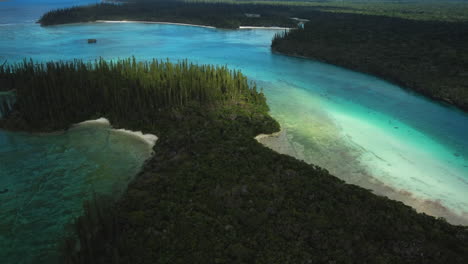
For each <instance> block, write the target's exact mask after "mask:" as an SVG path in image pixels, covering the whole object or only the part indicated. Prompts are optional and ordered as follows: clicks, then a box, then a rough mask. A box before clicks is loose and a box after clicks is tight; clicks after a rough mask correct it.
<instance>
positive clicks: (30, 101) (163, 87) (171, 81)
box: [0, 59, 264, 129]
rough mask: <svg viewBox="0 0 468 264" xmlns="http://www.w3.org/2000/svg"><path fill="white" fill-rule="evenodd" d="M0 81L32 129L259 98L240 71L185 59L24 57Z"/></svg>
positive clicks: (2, 73) (0, 71)
mask: <svg viewBox="0 0 468 264" xmlns="http://www.w3.org/2000/svg"><path fill="white" fill-rule="evenodd" d="M0 82H1V83H2V87H3V88H6V89H7V90H14V91H16V96H17V100H16V104H15V106H14V109H13V110H14V111H16V113H17V114H18V115H19V117H20V119H21V120H22V121H24V122H25V123H27V124H28V126H29V127H31V128H42V127H44V126H47V127H48V128H50V129H60V128H65V127H68V126H69V125H70V124H73V123H77V122H80V121H83V120H87V119H90V118H93V117H99V116H108V117H112V118H114V119H116V120H124V119H132V120H135V122H140V123H142V124H143V123H144V124H145V125H151V122H152V121H151V120H148V119H145V117H147V116H150V115H151V113H152V112H157V111H161V110H163V109H165V108H168V107H169V108H174V107H182V106H186V105H188V104H194V103H195V104H200V105H203V106H204V107H210V105H211V106H212V105H215V104H220V103H224V102H227V101H229V102H236V101H241V100H244V101H245V100H246V101H250V102H253V103H255V102H257V101H259V102H261V101H262V100H263V101H264V98H263V95H262V94H260V93H258V92H257V91H256V86H255V84H249V83H248V82H247V78H246V77H245V76H244V75H242V74H241V73H240V72H238V71H231V70H228V69H227V68H225V67H215V66H208V65H202V66H198V65H193V64H191V63H189V62H187V61H183V62H180V63H177V64H173V63H170V62H168V61H157V60H153V61H150V62H137V61H136V60H135V59H126V60H118V61H110V62H106V61H104V60H98V61H96V62H94V63H84V62H82V61H80V60H75V61H73V62H49V63H44V64H42V63H40V64H35V63H34V62H32V61H25V62H23V63H21V64H17V65H13V66H4V67H2V68H0Z"/></svg>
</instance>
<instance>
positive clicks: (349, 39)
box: [272, 12, 468, 110]
mask: <svg viewBox="0 0 468 264" xmlns="http://www.w3.org/2000/svg"><path fill="white" fill-rule="evenodd" d="M308 18H309V19H310V22H308V23H307V24H305V27H304V28H303V29H297V30H292V31H290V32H286V33H282V34H278V35H277V36H276V37H275V38H274V39H273V42H272V48H273V50H275V51H279V52H281V53H285V54H290V55H297V56H305V57H310V58H315V59H319V60H322V61H325V62H328V63H332V64H337V65H341V66H344V67H347V68H351V69H354V70H358V71H361V72H366V73H370V74H374V75H377V76H380V77H383V78H384V79H387V80H390V81H392V82H395V83H397V84H400V85H402V86H403V87H406V88H409V89H411V90H414V91H416V92H419V93H422V94H424V95H426V96H429V97H431V98H434V99H437V100H443V101H445V102H447V103H450V104H454V105H456V106H458V107H460V108H462V109H464V110H468V45H467V43H468V23H467V22H435V21H415V20H406V19H399V18H390V17H382V16H368V15H355V14H338V13H323V12H317V13H315V14H314V15H311V16H310V17H308Z"/></svg>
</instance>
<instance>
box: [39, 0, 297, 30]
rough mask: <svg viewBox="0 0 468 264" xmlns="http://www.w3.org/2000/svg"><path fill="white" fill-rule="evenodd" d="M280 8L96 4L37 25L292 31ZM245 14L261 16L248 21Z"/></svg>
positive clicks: (54, 14) (51, 16)
mask: <svg viewBox="0 0 468 264" xmlns="http://www.w3.org/2000/svg"><path fill="white" fill-rule="evenodd" d="M282 9H283V8H282V7H280V6H273V5H241V4H238V5H237V4H236V5H233V4H226V3H185V2H179V1H162V2H159V1H157V2H155V3H144V4H125V5H115V4H98V5H91V6H82V7H73V8H67V9H60V10H55V11H50V12H48V13H46V14H44V15H43V17H42V18H41V19H40V20H39V23H41V25H43V26H49V25H56V24H66V23H77V22H92V21H96V20H137V21H156V22H176V23H189V24H197V25H205V26H214V27H218V28H231V29H234V28H239V26H283V27H295V26H296V24H297V23H296V22H295V21H294V20H292V19H289V18H288V17H287V16H284V15H282V13H283V10H282ZM246 14H262V15H261V16H260V17H249V16H248V15H246Z"/></svg>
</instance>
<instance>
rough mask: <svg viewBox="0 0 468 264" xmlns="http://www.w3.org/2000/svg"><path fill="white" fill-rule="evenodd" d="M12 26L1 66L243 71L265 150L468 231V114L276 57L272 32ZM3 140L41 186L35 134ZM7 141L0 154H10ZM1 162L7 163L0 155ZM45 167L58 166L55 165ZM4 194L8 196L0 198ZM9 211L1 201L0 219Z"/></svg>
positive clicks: (335, 70) (5, 31)
mask: <svg viewBox="0 0 468 264" xmlns="http://www.w3.org/2000/svg"><path fill="white" fill-rule="evenodd" d="M0 7H1V6H0ZM0 12H2V9H0ZM0 17H1V16H0ZM15 19H16V20H13V22H11V23H4V24H3V25H0V61H1V60H8V62H10V63H12V62H17V61H21V60H22V59H23V58H25V57H26V58H33V59H34V60H37V61H47V60H57V59H61V60H67V59H71V58H82V59H84V60H92V59H96V58H98V57H103V58H106V59H115V58H118V57H121V58H122V57H127V56H132V55H133V56H135V57H136V58H137V59H143V60H144V59H151V58H160V59H166V58H169V59H171V60H179V59H186V58H187V59H189V60H191V61H193V62H197V63H212V64H219V65H228V66H229V67H231V68H237V69H241V70H242V71H243V73H245V74H246V75H248V76H249V77H250V78H251V79H253V80H256V81H257V82H258V84H260V86H262V87H263V89H264V93H265V94H266V96H267V99H268V103H269V105H270V108H271V113H272V115H273V116H274V117H275V118H276V119H277V120H278V121H279V122H280V123H281V126H282V128H283V132H282V133H280V134H279V135H277V136H275V137H267V138H264V139H262V140H261V141H262V142H263V143H264V144H266V145H268V146H270V147H271V148H273V149H275V150H277V151H279V152H282V153H286V154H289V155H293V156H295V157H298V158H300V159H303V160H305V161H307V162H310V163H314V164H317V165H320V166H322V167H325V168H327V169H328V170H329V171H330V172H332V173H333V174H335V175H337V176H338V177H340V178H342V179H344V180H346V181H347V182H350V183H355V184H358V185H361V186H363V187H366V188H369V189H372V190H373V191H375V192H376V193H378V194H383V195H387V196H389V197H391V198H393V199H398V200H401V201H404V202H405V203H407V204H409V205H411V206H413V207H415V208H416V209H417V210H419V211H424V212H427V213H429V214H433V215H436V216H443V217H446V218H447V219H449V221H451V222H453V223H464V224H468V195H466V193H467V191H468V136H467V135H468V115H467V114H464V113H462V112H460V111H458V110H456V109H453V108H450V107H447V106H444V105H440V104H438V103H434V102H432V101H430V100H427V99H425V98H422V97H420V96H417V95H414V94H412V93H409V92H407V91H405V90H403V89H401V88H399V87H397V86H395V85H392V84H389V83H387V82H384V81H382V80H380V79H377V78H375V77H372V76H369V75H364V74H359V73H356V72H352V71H349V70H346V69H343V68H339V67H335V66H331V65H327V64H323V63H319V62H316V61H311V60H304V59H299V58H291V57H287V56H282V55H277V54H273V53H272V52H271V50H270V47H269V44H270V40H271V38H272V36H273V35H274V33H276V32H277V31H274V30H242V31H232V30H217V29H207V28H197V27H187V26H172V25H155V24H134V23H92V24H91V23H88V24H75V25H64V26H53V27H46V28H42V27H40V26H38V25H36V24H33V23H31V22H30V21H18V20H17V18H15ZM3 22H4V21H0V23H3ZM88 38H95V39H97V44H93V45H89V44H87V42H86V39H88ZM0 133H2V134H1V135H2V137H12V138H16V137H18V138H19V139H18V140H17V141H16V142H17V143H8V144H7V145H9V148H10V151H9V154H8V156H9V157H12V158H9V159H8V160H9V162H8V166H9V167H10V168H17V170H16V171H15V174H14V175H16V174H18V175H19V176H18V178H21V177H26V176H24V175H27V177H31V180H35V181H39V180H38V179H40V178H41V177H43V176H42V174H41V175H36V176H34V174H33V173H32V171H34V170H35V169H34V168H33V169H32V171H30V170H29V169H28V168H29V167H24V166H25V165H24V164H25V161H27V160H31V159H34V157H35V156H37V155H39V154H37V151H34V150H32V149H34V148H32V149H31V148H26V147H24V146H23V144H22V142H23V141H24V142H28V141H31V140H34V139H35V138H37V137H36V136H28V135H22V134H20V135H17V134H13V133H5V132H0ZM90 133H91V132H90ZM93 133H98V132H93ZM67 137H70V136H67ZM86 140H89V142H85V141H86ZM96 140H97V139H96V138H93V137H90V138H89V139H82V140H81V141H80V142H81V143H80V144H79V145H83V146H84V147H83V149H84V150H83V151H86V150H87V147H86V146H89V147H91V146H92V145H93V142H96ZM57 141H60V139H59V138H58V137H57V136H53V137H43V138H41V140H40V142H41V144H42V145H41V144H40V145H41V146H43V147H44V148H50V146H49V145H48V144H51V145H54V144H55V145H56V144H59V143H57ZM3 142H4V141H0V149H4V147H3V146H2V145H1V144H4V143H3ZM8 142H11V141H8ZM86 144H89V145H86ZM46 146H47V147H46ZM109 146H110V145H109ZM7 148H8V147H7ZM39 153H41V152H39ZM18 156H21V157H22V158H18ZM58 156H59V157H58ZM78 156H79V155H78ZM97 156H99V155H97ZM15 157H16V158H15ZM29 157H31V158H29ZM94 158H97V157H94ZM94 158H89V159H94ZM5 159H6V158H5ZM57 159H60V160H62V162H59V163H60V167H59V168H62V169H63V170H65V169H66V173H68V174H70V175H72V174H73V175H74V174H77V175H82V174H83V173H82V172H81V171H80V169H76V170H74V168H76V167H75V165H76V164H75V163H76V161H75V159H77V160H79V159H80V157H77V156H74V155H57ZM65 160H66V161H67V162H68V163H67V162H64V161H65ZM1 162H2V166H4V165H3V164H5V163H4V158H3V156H2V160H1ZM93 162H94V160H93ZM105 162H106V164H107V165H108V167H109V169H114V166H118V164H119V163H118V162H115V160H112V159H109V160H106V161H105ZM50 164H57V163H50ZM67 164H75V165H70V167H67V166H68V165H67ZM44 168H45V169H48V170H55V169H56V168H55V165H49V166H44ZM11 170H13V169H11ZM2 171H3V167H2ZM0 173H1V172H0ZM98 173H100V172H93V173H91V174H92V175H96V176H97V175H98ZM3 175H4V174H2V178H12V177H11V176H8V177H7V176H3ZM5 175H8V174H5ZM2 180H3V179H2ZM0 188H1V186H0ZM43 188H44V189H47V188H45V187H43ZM83 188H88V187H83ZM10 195H11V194H10ZM5 197H9V196H5V195H4V194H0V199H7V198H5ZM9 199H11V198H9ZM2 201H3V200H2ZM77 206H78V205H77ZM3 210H4V208H3V202H2V211H1V212H2V215H3V214H4V213H3V212H4V211H3ZM67 210H71V209H67ZM2 218H3V217H2ZM2 218H0V219H2ZM3 221H4V220H0V222H1V225H2V227H3V226H5V225H4V224H3ZM4 230H5V229H4V228H2V229H1V232H2V233H1V234H3V233H4V232H6V231H4ZM25 240H27V238H25ZM0 248H1V247H0ZM12 263H13V262H12ZM15 263H18V262H15Z"/></svg>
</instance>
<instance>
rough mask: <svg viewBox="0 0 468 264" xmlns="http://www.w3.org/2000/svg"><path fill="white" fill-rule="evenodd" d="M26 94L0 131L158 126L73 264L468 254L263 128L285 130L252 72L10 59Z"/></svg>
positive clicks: (94, 218) (0, 76)
mask: <svg viewBox="0 0 468 264" xmlns="http://www.w3.org/2000/svg"><path fill="white" fill-rule="evenodd" d="M0 81H1V82H2V83H4V84H6V86H7V89H8V90H14V91H16V97H17V98H16V103H15V104H14V106H13V108H12V109H10V110H9V112H8V113H6V117H5V119H3V120H1V121H0V127H1V128H6V129H19V130H26V131H50V130H52V129H66V128H68V127H69V126H70V125H71V124H73V123H76V122H78V121H83V120H87V119H93V118H96V117H101V116H106V117H108V118H109V119H110V121H111V122H112V123H113V124H115V126H116V127H123V128H127V129H131V130H141V131H143V132H144V133H151V134H155V135H158V137H159V140H158V142H157V144H156V145H155V146H154V152H155V154H154V156H153V157H151V158H150V159H149V160H147V161H146V163H145V165H144V166H143V168H142V170H141V172H140V173H139V174H138V175H137V176H136V177H135V178H134V180H133V181H132V182H131V184H130V185H129V186H128V189H127V191H126V192H125V193H124V194H123V196H122V197H120V199H119V200H118V201H117V202H116V203H110V202H106V201H107V200H106V199H105V198H100V197H98V196H97V197H96V198H95V199H94V200H93V201H89V202H87V203H85V205H84V206H85V213H84V215H83V216H82V217H80V218H78V219H77V220H76V222H75V224H74V225H73V228H72V229H71V230H68V231H69V233H68V234H69V236H68V239H66V240H65V241H63V243H61V245H62V247H61V252H62V257H63V263H106V264H108V263H278V262H281V263H330V262H335V263H444V264H445V263H465V261H466V259H467V258H468V251H467V248H468V230H467V229H466V227H462V226H453V225H450V224H448V223H447V222H446V221H444V220H443V219H437V218H435V217H431V216H428V215H425V214H419V213H417V212H416V211H415V210H414V209H412V208H410V207H408V206H405V205H404V204H403V203H401V202H397V201H392V200H390V199H388V198H385V197H380V196H377V195H374V194H372V193H371V191H369V190H366V189H363V188H360V187H358V186H354V185H349V184H345V183H344V182H343V181H342V180H339V179H338V178H336V177H334V176H332V175H330V174H329V173H328V171H326V170H324V169H322V168H319V167H317V166H314V165H309V164H306V163H304V162H302V161H298V160H296V159H294V158H292V157H289V156H285V155H281V154H278V153H276V152H274V151H272V150H270V149H268V148H266V147H264V146H262V145H261V144H259V143H258V142H257V141H256V140H255V139H254V137H255V136H256V135H258V134H261V133H263V134H265V133H273V132H276V131H278V130H279V125H278V123H277V122H276V121H275V120H274V119H272V118H271V117H270V116H269V114H268V105H267V104H266V100H265V97H264V96H263V94H262V93H261V92H259V91H258V89H256V87H255V84H253V83H250V82H249V81H248V80H247V78H245V76H244V75H242V73H240V72H238V71H232V70H229V69H227V68H224V67H214V66H209V65H193V64H190V63H188V62H181V63H177V64H172V63H170V62H168V61H157V60H154V61H150V62H138V61H136V60H135V59H132V58H130V59H125V60H119V61H114V62H106V61H103V60H98V61H96V62H94V63H84V62H82V61H80V60H75V61H72V62H49V63H43V64H41V63H39V64H36V63H34V62H33V61H25V62H23V63H21V64H16V65H6V66H3V67H1V68H0Z"/></svg>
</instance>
